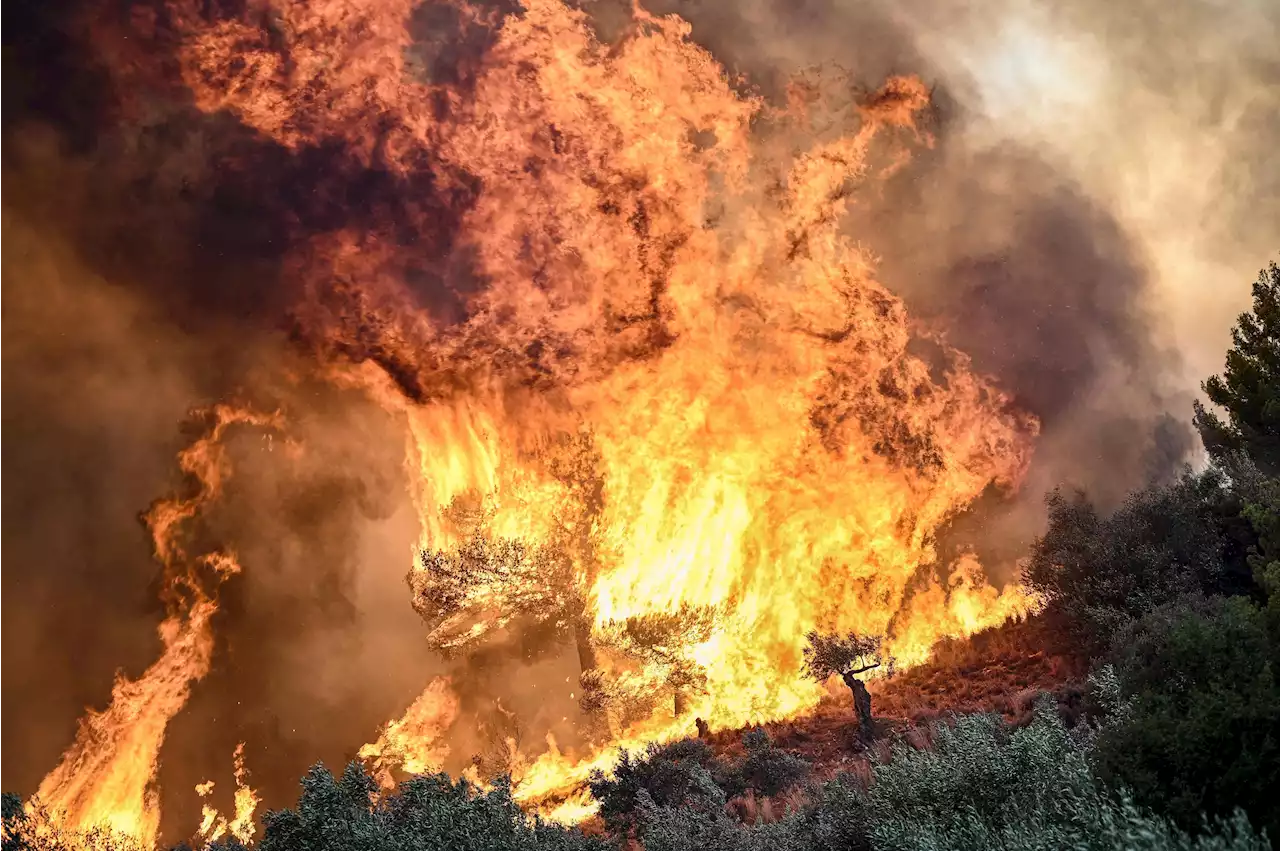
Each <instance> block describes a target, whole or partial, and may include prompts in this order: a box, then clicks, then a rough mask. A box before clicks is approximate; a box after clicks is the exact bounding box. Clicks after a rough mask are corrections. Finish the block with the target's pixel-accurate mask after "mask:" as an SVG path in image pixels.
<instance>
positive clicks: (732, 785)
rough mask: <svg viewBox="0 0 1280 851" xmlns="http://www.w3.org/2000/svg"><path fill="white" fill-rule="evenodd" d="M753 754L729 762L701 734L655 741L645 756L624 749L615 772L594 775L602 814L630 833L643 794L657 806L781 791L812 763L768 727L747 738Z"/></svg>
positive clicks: (797, 780) (700, 804) (744, 741)
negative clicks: (776, 742) (782, 745)
mask: <svg viewBox="0 0 1280 851" xmlns="http://www.w3.org/2000/svg"><path fill="white" fill-rule="evenodd" d="M742 744H743V746H744V747H745V748H746V751H747V755H746V757H745V758H743V759H742V760H740V761H738V762H735V763H732V764H726V763H724V762H722V761H720V760H717V759H716V758H715V755H714V754H712V752H711V748H710V747H708V746H707V744H706V743H705V742H703V741H702V740H701V739H685V740H682V741H679V742H672V743H670V744H667V745H650V746H649V747H648V748H647V749H646V750H645V752H644V753H643V755H641V756H636V755H633V754H631V753H628V752H626V751H623V752H622V753H621V754H620V755H619V757H618V761H617V763H615V764H614V767H613V773H612V775H606V774H605V773H604V772H601V771H597V772H595V773H594V774H593V775H592V778H591V794H592V795H594V796H595V798H596V800H597V801H599V802H600V816H601V817H602V818H603V819H604V822H605V824H606V825H607V826H608V827H609V828H610V829H612V830H615V831H618V832H620V833H621V832H626V831H627V830H629V829H630V828H631V827H633V826H634V825H635V824H636V820H637V817H638V815H639V813H640V810H641V800H642V796H643V799H644V800H647V801H648V802H649V805H651V806H652V807H657V808H659V809H678V808H681V807H692V808H695V809H697V808H700V807H703V806H704V805H705V804H706V802H707V801H709V800H711V799H716V800H719V801H720V806H723V803H724V800H725V799H728V798H733V797H736V796H738V795H743V794H746V792H747V791H748V790H753V791H755V792H758V793H760V794H762V795H770V796H771V795H777V794H779V793H780V792H783V791H785V790H786V789H789V788H791V787H792V786H795V785H796V784H798V783H800V782H801V781H803V780H804V778H805V777H807V776H808V775H809V772H810V771H811V766H810V765H809V763H807V762H805V761H804V760H803V759H800V758H799V757H797V756H794V755H792V754H789V753H787V752H786V751H783V750H779V749H778V748H776V747H774V746H773V741H772V740H771V739H770V738H769V734H768V733H767V732H766V731H765V730H763V729H756V730H751V731H750V732H748V733H746V734H745V735H744V736H743V737H742Z"/></svg>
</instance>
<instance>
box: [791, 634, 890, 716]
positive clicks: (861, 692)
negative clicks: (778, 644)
mask: <svg viewBox="0 0 1280 851" xmlns="http://www.w3.org/2000/svg"><path fill="white" fill-rule="evenodd" d="M808 639H809V645H808V646H807V647H805V649H804V673H805V675H806V676H808V677H810V678H811V679H814V680H817V681H818V682H820V683H821V682H826V680H827V678H828V677H830V676H831V675H832V674H839V675H840V679H842V680H844V684H845V685H846V686H848V687H849V691H851V692H853V708H854V710H855V711H856V712H857V713H858V727H859V729H860V731H861V733H862V735H863V736H867V737H870V736H871V735H873V734H874V732H875V727H874V722H873V721H872V718H871V692H869V691H867V686H866V684H865V683H863V682H862V680H860V679H858V675H859V674H865V673H866V672H867V671H870V670H873V669H875V668H879V667H880V666H881V665H882V664H884V663H885V657H884V653H883V651H882V649H881V647H882V644H883V638H882V637H881V636H878V635H857V634H856V633H852V632H851V633H848V634H846V635H824V634H822V633H820V632H817V631H816V630H815V631H813V632H810V633H809V635H808Z"/></svg>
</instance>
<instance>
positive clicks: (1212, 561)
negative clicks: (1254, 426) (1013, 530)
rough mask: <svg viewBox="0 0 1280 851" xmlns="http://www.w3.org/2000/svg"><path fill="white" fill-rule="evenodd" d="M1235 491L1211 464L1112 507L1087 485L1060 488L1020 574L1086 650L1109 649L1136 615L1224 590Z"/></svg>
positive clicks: (1049, 503)
mask: <svg viewBox="0 0 1280 851" xmlns="http://www.w3.org/2000/svg"><path fill="white" fill-rule="evenodd" d="M1229 499H1230V494H1229V493H1228V492H1227V491H1226V490H1225V488H1224V477H1223V475H1222V473H1221V472H1220V471H1218V470H1213V469H1211V470H1208V471H1206V472H1204V473H1200V474H1193V473H1190V472H1187V473H1185V474H1184V475H1183V476H1182V477H1181V478H1180V479H1178V480H1177V481H1175V482H1173V483H1171V484H1168V485H1157V486H1152V487H1148V488H1146V489H1144V490H1140V491H1137V492H1135V493H1133V494H1131V495H1130V496H1129V498H1128V499H1127V500H1126V501H1125V503H1124V504H1123V505H1122V506H1121V507H1120V508H1118V509H1117V510H1116V511H1115V512H1113V513H1112V514H1111V515H1110V516H1107V517H1103V516H1101V515H1099V514H1098V512H1097V510H1096V509H1095V508H1094V506H1093V505H1092V503H1090V502H1089V501H1088V499H1086V498H1085V496H1084V495H1083V494H1081V493H1076V494H1072V495H1070V496H1068V495H1066V494H1064V493H1062V492H1061V491H1054V492H1053V493H1051V494H1050V495H1049V496H1048V497H1047V498H1046V502H1047V504H1048V508H1049V528H1048V529H1047V530H1046V531H1045V534H1044V536H1043V537H1041V538H1040V539H1038V540H1037V541H1036V543H1035V545H1034V547H1033V548H1032V552H1031V557H1030V559H1029V560H1028V562H1027V565H1026V567H1025V569H1024V571H1023V580H1024V581H1025V583H1026V584H1027V585H1028V586H1029V587H1030V588H1031V589H1032V590H1034V591H1036V592H1037V593H1039V594H1040V595H1041V596H1042V597H1043V598H1044V599H1045V600H1046V602H1047V603H1048V604H1049V605H1050V607H1051V608H1052V609H1053V610H1054V611H1055V612H1057V613H1058V614H1059V615H1061V616H1062V617H1064V618H1065V620H1066V625H1067V627H1068V628H1069V629H1070V630H1071V632H1072V634H1073V635H1074V637H1075V639H1076V641H1077V642H1078V644H1079V646H1080V648H1081V651H1082V653H1084V654H1086V655H1087V654H1089V653H1094V652H1102V651H1103V650H1105V649H1106V647H1107V646H1109V644H1110V641H1111V637H1112V636H1113V635H1114V634H1115V633H1116V631H1117V630H1119V629H1121V628H1122V627H1123V626H1124V625H1125V624H1127V623H1128V622H1129V621H1130V620H1132V619H1133V618H1136V617H1141V616H1142V615H1143V614H1145V613H1146V612H1149V611H1151V610H1152V609H1154V608H1155V607H1157V606H1159V605H1161V604H1163V603H1167V602H1169V601H1171V600H1174V599H1177V598H1178V597H1180V596H1182V595H1184V594H1188V593H1191V592H1193V591H1204V592H1207V593H1212V592H1216V591H1220V590H1225V586H1226V585H1227V584H1228V583H1227V581H1226V580H1227V579H1228V577H1227V576H1226V574H1225V571H1224V566H1223V559H1222V555H1223V538H1222V534H1221V529H1220V524H1219V523H1218V518H1219V515H1220V514H1221V513H1222V511H1221V506H1222V504H1223V503H1224V502H1225V501H1228V500H1229ZM1246 569H1247V568H1246ZM1246 581H1247V580H1246ZM1246 587H1247V586H1246Z"/></svg>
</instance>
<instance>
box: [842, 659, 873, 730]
mask: <svg viewBox="0 0 1280 851" xmlns="http://www.w3.org/2000/svg"><path fill="white" fill-rule="evenodd" d="M841 678H842V679H843V680H844V684H845V685H847V686H848V687H849V691H851V692H853V709H854V711H855V712H857V713H858V729H859V732H861V734H862V735H863V736H864V737H866V738H871V737H872V735H874V732H875V726H874V722H873V721H872V720H871V692H869V691H867V686H866V684H865V683H863V682H862V680H860V679H858V678H857V677H855V676H853V674H842V675H841Z"/></svg>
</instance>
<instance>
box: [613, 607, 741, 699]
mask: <svg viewBox="0 0 1280 851" xmlns="http://www.w3.org/2000/svg"><path fill="white" fill-rule="evenodd" d="M717 614H718V613H717V611H716V609H715V608H713V607H710V606H688V605H683V606H681V607H680V608H679V609H676V610H675V611H674V612H652V613H650V614H646V615H639V616H633V617H629V618H627V619H626V620H624V621H621V622H611V623H608V624H605V626H604V627H603V628H602V629H601V631H600V632H601V635H600V637H599V640H600V641H601V643H603V644H607V645H609V646H611V647H613V648H614V649H616V650H619V651H621V652H622V653H625V654H627V655H629V656H633V657H635V658H638V659H641V660H643V661H644V662H646V663H648V664H650V665H654V666H656V667H658V668H659V669H660V670H662V671H664V672H665V676H666V685H667V687H668V688H670V689H671V691H672V694H673V700H674V706H673V710H674V712H675V714H676V715H677V716H679V715H681V714H683V713H684V711H685V708H686V702H687V698H688V695H689V693H690V692H692V691H697V690H701V689H703V688H704V687H705V685H706V673H705V672H704V671H703V668H702V666H701V665H699V664H698V663H697V662H696V661H694V659H693V657H692V655H691V654H690V651H691V650H692V648H693V646H694V645H696V644H700V643H701V642H704V641H706V640H707V639H709V638H710V637H711V633H712V631H713V629H714V628H715V620H716V617H717Z"/></svg>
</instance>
